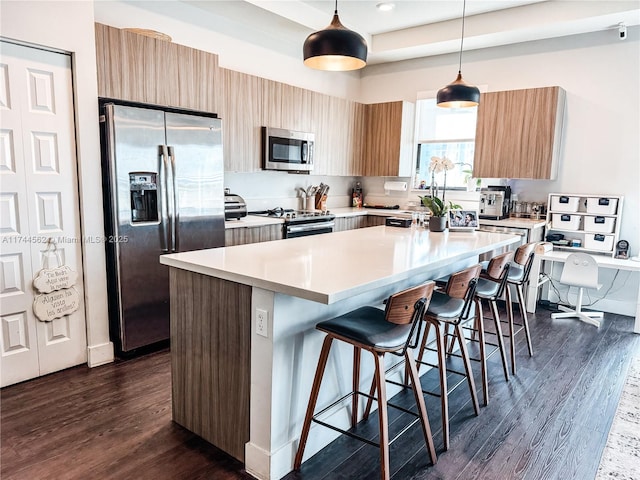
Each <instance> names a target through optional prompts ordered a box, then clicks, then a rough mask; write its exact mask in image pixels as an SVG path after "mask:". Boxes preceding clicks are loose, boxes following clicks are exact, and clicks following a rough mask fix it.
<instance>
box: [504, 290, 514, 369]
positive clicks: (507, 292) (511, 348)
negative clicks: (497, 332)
mask: <svg viewBox="0 0 640 480" xmlns="http://www.w3.org/2000/svg"><path fill="white" fill-rule="evenodd" d="M505 296H506V301H507V318H508V319H509V352H510V354H511V373H512V374H513V375H515V374H516V334H515V331H514V329H513V304H512V303H511V301H512V298H511V288H510V287H509V284H507V285H506V288H505Z"/></svg>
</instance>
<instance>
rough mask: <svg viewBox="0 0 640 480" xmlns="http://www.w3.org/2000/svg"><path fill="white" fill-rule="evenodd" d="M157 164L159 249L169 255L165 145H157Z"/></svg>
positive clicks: (167, 181) (168, 207)
mask: <svg viewBox="0 0 640 480" xmlns="http://www.w3.org/2000/svg"><path fill="white" fill-rule="evenodd" d="M158 163H159V167H160V168H159V170H160V188H161V189H162V191H161V195H160V199H161V201H162V204H161V205H160V215H161V222H162V224H161V225H162V226H161V229H162V236H161V240H160V241H161V248H162V253H169V252H170V250H169V243H170V242H169V229H170V228H169V227H170V224H171V208H170V205H169V188H168V187H169V180H168V175H169V171H168V170H169V162H168V154H167V146H166V145H158Z"/></svg>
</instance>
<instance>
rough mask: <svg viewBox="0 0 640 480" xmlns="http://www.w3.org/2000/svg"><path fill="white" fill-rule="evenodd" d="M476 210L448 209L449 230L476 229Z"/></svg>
mask: <svg viewBox="0 0 640 480" xmlns="http://www.w3.org/2000/svg"><path fill="white" fill-rule="evenodd" d="M479 218H480V217H479V215H478V210H470V209H461V208H458V209H452V210H449V222H448V223H449V230H469V231H471V230H477V229H478V226H479V224H480V220H479Z"/></svg>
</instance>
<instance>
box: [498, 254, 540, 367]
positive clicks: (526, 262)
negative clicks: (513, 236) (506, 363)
mask: <svg viewBox="0 0 640 480" xmlns="http://www.w3.org/2000/svg"><path fill="white" fill-rule="evenodd" d="M536 245H537V242H531V243H526V244H524V245H521V246H519V247H518V249H517V250H516V253H515V256H514V258H513V262H512V263H511V267H510V268H509V273H508V275H507V290H506V301H507V313H508V315H509V337H510V339H511V345H510V347H511V373H512V374H513V375H515V374H516V348H515V344H516V339H515V336H516V335H517V334H518V333H520V332H521V331H522V330H524V333H525V336H526V338H527V347H528V349H529V356H533V347H532V345H531V333H530V332H529V320H528V319H527V311H526V309H525V303H524V291H523V285H524V284H526V283H527V282H528V281H529V274H530V273H531V265H532V264H533V258H534V256H535V249H536ZM511 285H513V286H515V287H516V294H517V296H518V304H519V305H520V316H521V318H522V323H515V322H514V321H513V303H511V289H510V287H511ZM514 327H518V329H517V330H515V331H514Z"/></svg>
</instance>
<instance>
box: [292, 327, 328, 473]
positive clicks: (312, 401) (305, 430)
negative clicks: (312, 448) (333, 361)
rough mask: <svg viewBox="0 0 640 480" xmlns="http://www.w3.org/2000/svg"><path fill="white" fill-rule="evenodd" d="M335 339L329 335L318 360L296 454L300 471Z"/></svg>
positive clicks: (294, 465) (296, 464) (296, 465)
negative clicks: (332, 343)
mask: <svg viewBox="0 0 640 480" xmlns="http://www.w3.org/2000/svg"><path fill="white" fill-rule="evenodd" d="M332 341H333V337H331V336H330V335H327V336H326V337H325V339H324V343H323V344H322V351H321V352H320V359H319V360H318V367H317V368H316V375H315V377H314V378H313V386H312V387H311V395H310V396H309V405H307V413H306V415H305V416H304V424H303V426H302V434H301V435H300V443H299V444H298V451H297V452H296V458H295V461H294V462H293V468H294V469H296V470H297V469H298V468H300V465H302V455H303V454H304V449H305V447H306V445H307V439H308V438H309V428H310V427H311V418H313V412H314V410H315V408H316V402H317V401H318V393H320V384H321V383H322V377H323V376H324V369H325V367H326V366H327V359H328V358H329V350H331V342H332Z"/></svg>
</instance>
